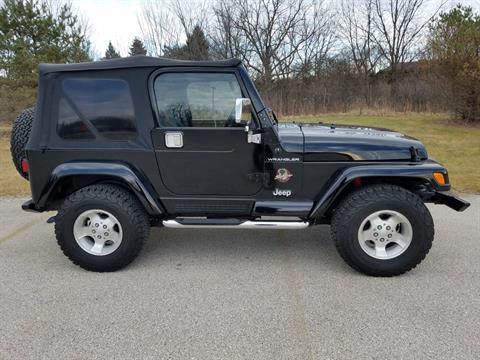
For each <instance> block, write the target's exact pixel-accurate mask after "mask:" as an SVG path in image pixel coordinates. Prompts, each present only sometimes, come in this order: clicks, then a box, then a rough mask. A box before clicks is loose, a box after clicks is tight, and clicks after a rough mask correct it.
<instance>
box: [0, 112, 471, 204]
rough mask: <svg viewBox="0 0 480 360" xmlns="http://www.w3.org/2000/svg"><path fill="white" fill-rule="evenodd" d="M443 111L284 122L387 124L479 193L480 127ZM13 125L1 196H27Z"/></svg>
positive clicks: (457, 182) (5, 147)
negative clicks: (15, 159)
mask: <svg viewBox="0 0 480 360" xmlns="http://www.w3.org/2000/svg"><path fill="white" fill-rule="evenodd" d="M447 119H448V117H447V116H446V115H442V114H417V113H407V114H403V113H402V114H390V115H388V114H387V115H384V114H382V115H359V114H355V113H348V114H329V115H320V116H296V117H288V118H284V119H282V121H291V120H295V121H303V122H319V121H322V122H325V123H337V124H358V125H364V126H376V127H384V128H389V129H392V130H396V131H400V132H402V133H405V134H407V135H410V136H413V137H416V138H418V139H420V140H421V141H422V142H423V143H424V144H425V145H426V146H427V150H428V152H429V155H430V157H432V158H433V159H435V160H437V161H439V162H440V163H442V164H443V165H445V166H446V167H447V169H448V170H449V172H450V181H451V183H452V185H453V188H454V189H455V190H457V191H460V192H474V193H480V127H462V126H458V125H454V124H449V123H448V122H447ZM9 132H10V126H3V125H2V126H0V169H1V171H0V196H5V195H8V196H25V195H27V194H29V192H30V189H29V184H28V182H27V181H26V180H24V179H23V178H22V177H21V176H20V175H18V173H17V171H16V170H15V168H14V166H13V164H12V160H11V158H10V137H9Z"/></svg>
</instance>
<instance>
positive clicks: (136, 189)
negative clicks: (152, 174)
mask: <svg viewBox="0 0 480 360" xmlns="http://www.w3.org/2000/svg"><path fill="white" fill-rule="evenodd" d="M72 177H84V178H86V179H87V180H88V177H92V179H95V181H92V182H91V183H96V182H98V181H99V180H100V181H102V182H103V181H113V182H116V183H120V184H121V185H123V186H126V187H127V188H128V189H130V190H131V191H132V192H133V193H134V194H135V196H136V197H137V198H138V200H139V201H140V203H141V204H142V205H143V207H144V208H145V211H146V212H147V213H148V214H149V215H152V216H158V215H162V214H164V213H165V210H164V208H163V206H162V204H161V202H160V200H159V198H158V196H157V193H156V191H155V190H154V188H153V186H152V185H151V184H150V182H149V181H148V180H147V179H146V177H145V176H142V175H141V174H140V173H138V172H137V171H135V170H134V169H133V168H132V167H130V166H129V165H127V164H124V163H107V162H70V163H64V164H61V165H58V166H57V167H56V168H55V169H54V170H53V172H52V175H51V176H50V180H49V181H48V183H47V185H46V186H45V188H44V190H43V191H42V194H41V195H40V197H39V200H38V202H37V204H36V207H37V208H40V209H42V208H45V206H46V205H47V204H48V203H49V201H51V200H52V197H53V195H54V193H55V191H56V189H57V188H58V186H59V185H60V184H62V182H64V181H65V180H67V179H69V178H70V179H71V178H72ZM91 183H90V184H91ZM87 184H88V182H87ZM72 190H73V191H75V190H78V189H76V188H75V189H72ZM73 191H71V192H73Z"/></svg>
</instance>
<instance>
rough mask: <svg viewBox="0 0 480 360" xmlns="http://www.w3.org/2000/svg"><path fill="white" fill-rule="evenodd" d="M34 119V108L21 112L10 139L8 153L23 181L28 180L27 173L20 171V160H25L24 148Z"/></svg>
mask: <svg viewBox="0 0 480 360" xmlns="http://www.w3.org/2000/svg"><path fill="white" fill-rule="evenodd" d="M34 117H35V108H33V107H31V108H28V109H25V110H23V111H22V112H21V113H20V115H18V117H17V118H16V119H15V122H14V123H13V126H12V134H11V137H10V152H11V154H12V160H13V163H14V165H15V168H16V169H17V171H18V173H19V174H20V175H21V176H23V177H24V178H25V179H28V172H27V171H24V170H25V169H22V160H23V159H25V146H26V145H27V142H28V139H29V138H30V131H31V130H32V124H33V118H34Z"/></svg>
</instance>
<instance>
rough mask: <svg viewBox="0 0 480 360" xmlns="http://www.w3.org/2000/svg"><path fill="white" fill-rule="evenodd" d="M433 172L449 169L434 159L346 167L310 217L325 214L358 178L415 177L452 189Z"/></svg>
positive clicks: (330, 183)
mask: <svg viewBox="0 0 480 360" xmlns="http://www.w3.org/2000/svg"><path fill="white" fill-rule="evenodd" d="M433 172H442V173H444V174H447V170H446V169H445V168H444V167H443V166H442V165H440V164H438V163H436V162H434V161H428V162H424V163H420V164H398V165H396V164H388V165H358V166H352V167H348V168H344V169H342V170H340V172H339V173H337V175H336V176H334V177H333V179H332V180H331V181H330V182H329V184H328V185H327V188H326V189H325V190H323V191H322V194H321V196H320V197H319V198H318V199H317V201H316V202H315V205H314V207H313V209H312V211H311V212H310V214H309V216H308V217H309V218H310V219H318V218H321V217H322V216H324V215H325V213H327V211H328V210H329V209H330V207H331V206H332V204H333V203H334V202H335V200H336V199H337V197H338V195H339V194H340V193H341V192H342V191H343V190H344V189H345V188H346V187H347V186H348V185H349V184H350V183H351V182H352V181H353V180H354V179H356V178H369V177H370V178H372V177H377V178H385V179H387V180H388V179H389V178H390V179H396V180H398V179H399V178H400V179H401V178H409V179H412V178H413V179H419V180H422V181H424V182H428V183H430V184H431V185H432V187H433V189H434V190H436V191H448V190H450V184H447V185H444V186H441V185H438V184H437V183H436V182H435V180H434V178H433V175H432V173H433Z"/></svg>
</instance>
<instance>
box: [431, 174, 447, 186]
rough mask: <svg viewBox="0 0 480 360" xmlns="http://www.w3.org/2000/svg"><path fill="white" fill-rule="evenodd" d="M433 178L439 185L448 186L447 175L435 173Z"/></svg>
mask: <svg viewBox="0 0 480 360" xmlns="http://www.w3.org/2000/svg"><path fill="white" fill-rule="evenodd" d="M433 178H434V179H435V181H436V182H437V184H438V185H446V184H447V180H446V179H445V174H444V173H441V172H434V173H433Z"/></svg>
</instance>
